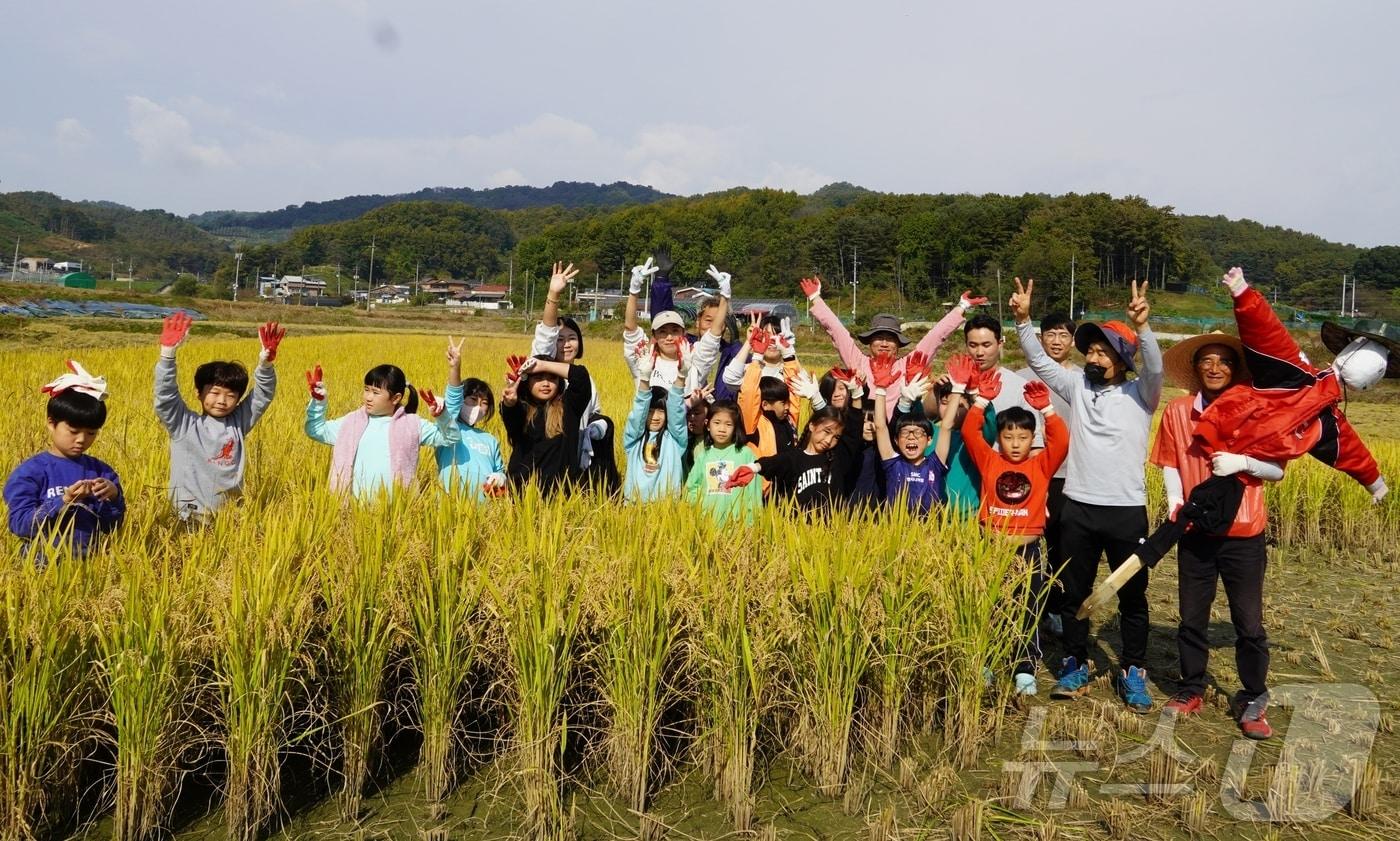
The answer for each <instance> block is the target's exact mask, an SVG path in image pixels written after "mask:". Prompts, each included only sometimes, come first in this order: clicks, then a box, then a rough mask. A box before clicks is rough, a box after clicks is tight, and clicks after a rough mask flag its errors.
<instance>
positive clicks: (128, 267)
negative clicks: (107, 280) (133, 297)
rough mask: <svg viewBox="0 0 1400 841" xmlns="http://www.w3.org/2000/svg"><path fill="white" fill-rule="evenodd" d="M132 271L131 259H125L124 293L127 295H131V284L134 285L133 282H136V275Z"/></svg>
mask: <svg viewBox="0 0 1400 841" xmlns="http://www.w3.org/2000/svg"><path fill="white" fill-rule="evenodd" d="M133 271H134V270H133V269H132V268H131V258H130V257H127V258H126V291H127V294H131V287H132V286H133V284H134V282H135V280H136V275H135V274H134V273H133Z"/></svg>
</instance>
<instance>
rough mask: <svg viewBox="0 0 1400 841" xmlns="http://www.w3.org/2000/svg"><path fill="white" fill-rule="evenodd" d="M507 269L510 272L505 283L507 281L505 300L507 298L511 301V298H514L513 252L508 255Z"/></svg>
mask: <svg viewBox="0 0 1400 841" xmlns="http://www.w3.org/2000/svg"><path fill="white" fill-rule="evenodd" d="M507 271H508V272H510V275H509V277H510V279H509V280H507V281H506V283H507V286H506V300H507V301H513V300H515V255H514V254H512V255H510V267H509V268H508V269H507ZM511 306H515V305H514V304H511Z"/></svg>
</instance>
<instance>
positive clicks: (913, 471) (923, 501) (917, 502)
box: [870, 355, 948, 514]
mask: <svg viewBox="0 0 1400 841" xmlns="http://www.w3.org/2000/svg"><path fill="white" fill-rule="evenodd" d="M893 361H894V360H893V358H892V357H890V356H887V355H881V356H876V357H875V358H874V359H872V360H871V361H870V368H871V374H872V376H873V378H874V382H875V446H876V447H878V448H879V450H880V463H881V465H882V466H883V467H884V473H885V501H886V502H888V503H894V501H895V500H897V499H899V498H900V497H901V496H902V497H903V498H904V499H905V504H906V505H908V506H909V510H910V511H913V512H916V513H919V514H927V513H928V512H929V511H930V510H932V509H933V507H934V506H935V505H941V504H942V503H943V501H944V498H945V497H944V489H943V482H944V476H946V475H947V473H948V468H947V467H945V466H944V464H943V461H942V460H941V459H939V458H934V457H929V456H927V455H925V453H926V452H927V451H928V450H929V443H930V442H931V441H932V440H933V426H932V424H930V423H929V422H928V420H926V419H925V418H924V417H922V416H921V415H918V414H911V415H897V416H896V418H895V425H894V435H893V441H891V437H892V436H891V434H890V427H889V422H888V421H887V420H886V414H885V398H886V394H885V392H886V390H887V389H889V388H891V387H894V386H896V385H898V384H899V382H900V380H901V379H902V376H901V375H899V374H896V373H894V371H893V370H892V368H893V365H892V363H893ZM911 382H913V383H923V384H925V385H926V383H927V380H926V379H925V378H924V377H923V375H922V373H921V372H916V373H915V375H914V376H913V377H911ZM939 434H940V435H946V432H945V431H944V430H939ZM943 449H944V450H945V451H946V446H945V447H944V448H943Z"/></svg>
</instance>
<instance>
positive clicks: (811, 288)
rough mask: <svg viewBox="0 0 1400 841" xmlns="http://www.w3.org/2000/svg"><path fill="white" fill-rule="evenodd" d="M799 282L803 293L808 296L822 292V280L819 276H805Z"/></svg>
mask: <svg viewBox="0 0 1400 841" xmlns="http://www.w3.org/2000/svg"><path fill="white" fill-rule="evenodd" d="M799 283H800V284H801V286H802V294H803V295H806V296H807V297H808V298H812V297H815V296H817V295H820V294H822V281H821V278H819V277H804V278H802V280H801V281H799Z"/></svg>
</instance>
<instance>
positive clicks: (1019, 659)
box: [1012, 540, 1045, 675]
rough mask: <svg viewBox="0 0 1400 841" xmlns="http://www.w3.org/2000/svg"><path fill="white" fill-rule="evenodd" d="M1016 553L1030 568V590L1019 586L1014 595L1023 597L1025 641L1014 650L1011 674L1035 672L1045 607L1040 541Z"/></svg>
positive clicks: (1023, 631) (1022, 628) (1022, 625)
mask: <svg viewBox="0 0 1400 841" xmlns="http://www.w3.org/2000/svg"><path fill="white" fill-rule="evenodd" d="M1016 554H1018V555H1020V556H1021V557H1022V558H1025V559H1026V561H1027V562H1028V563H1029V564H1030V568H1031V581H1030V587H1031V591H1030V593H1029V594H1027V593H1024V592H1023V591H1022V590H1021V588H1020V587H1018V588H1017V592H1016V596H1017V599H1018V601H1019V600H1020V599H1021V598H1022V597H1025V599H1026V613H1025V617H1024V618H1023V619H1022V621H1021V631H1022V633H1024V634H1025V636H1026V639H1025V643H1024V644H1023V645H1022V646H1021V648H1020V649H1019V650H1018V651H1017V652H1016V667H1015V669H1013V671H1012V673H1013V674H1018V675H1019V674H1028V675H1033V674H1035V667H1036V664H1037V663H1039V662H1040V658H1041V651H1040V615H1041V613H1042V612H1043V611H1044V609H1045V605H1044V601H1043V596H1044V594H1045V572H1044V564H1042V563H1041V560H1040V541H1039V540H1037V541H1035V542H1034V543H1027V544H1025V545H1024V546H1022V547H1021V548H1020V549H1018V550H1016Z"/></svg>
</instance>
